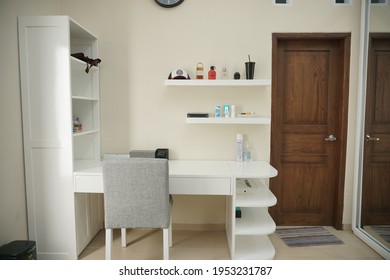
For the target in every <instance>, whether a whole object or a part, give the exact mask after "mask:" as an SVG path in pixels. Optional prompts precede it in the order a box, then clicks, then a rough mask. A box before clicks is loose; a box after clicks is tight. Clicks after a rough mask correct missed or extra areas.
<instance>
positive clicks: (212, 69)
mask: <svg viewBox="0 0 390 280" xmlns="http://www.w3.org/2000/svg"><path fill="white" fill-rule="evenodd" d="M208 78H209V80H216V79H217V72H215V66H210V70H209V73H208Z"/></svg>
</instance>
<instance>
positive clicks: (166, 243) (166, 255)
mask: <svg viewBox="0 0 390 280" xmlns="http://www.w3.org/2000/svg"><path fill="white" fill-rule="evenodd" d="M163 258H164V260H169V228H163Z"/></svg>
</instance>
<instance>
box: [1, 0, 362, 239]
mask: <svg viewBox="0 0 390 280" xmlns="http://www.w3.org/2000/svg"><path fill="white" fill-rule="evenodd" d="M31 2H33V3H34V5H32V3H31ZM38 4H39V5H38ZM33 14H42V15H44V14H67V15H70V16H71V17H72V18H73V19H75V20H76V21H78V22H79V23H80V24H81V25H83V26H85V27H86V28H87V29H89V30H90V31H91V32H93V33H94V34H95V35H97V36H98V37H99V39H100V41H99V53H100V55H99V56H100V58H101V59H102V63H101V65H100V67H101V70H100V73H101V84H100V88H101V101H102V102H101V106H102V108H101V109H102V113H101V124H102V141H101V143H102V152H103V153H105V152H127V151H129V150H131V149H154V148H157V147H167V148H169V149H170V156H171V158H172V159H233V158H234V141H235V134H236V133H237V132H244V133H245V134H247V135H248V137H249V139H250V140H251V142H252V143H253V152H254V158H255V159H258V160H269V140H270V139H269V136H270V126H201V125H187V124H186V123H185V116H186V113H187V112H189V111H206V112H212V111H213V108H214V106H215V105H217V104H223V103H225V102H227V103H231V104H235V105H236V106H237V107H238V109H239V108H241V109H242V110H245V111H255V112H257V113H258V114H262V115H266V116H270V110H271V92H270V88H268V89H260V90H259V89H248V90H247V89H245V90H242V89H237V88H233V89H226V88H224V89H208V88H190V89H186V88H168V87H165V86H164V84H163V80H164V79H165V78H166V77H167V76H168V74H169V72H170V71H172V70H173V69H175V68H178V67H182V68H184V69H186V70H187V71H189V73H190V75H191V77H194V73H195V66H196V63H197V62H198V61H202V62H203V64H204V65H205V67H206V68H208V67H209V66H210V65H215V66H216V67H217V70H220V69H221V68H222V67H227V68H228V71H229V73H230V75H232V74H233V72H236V71H239V72H241V74H242V76H244V62H245V61H247V55H248V54H250V55H251V59H252V60H253V61H256V73H255V78H271V48H272V42H271V38H272V33H273V32H351V33H352V42H351V43H352V45H351V67H350V68H351V73H350V102H349V126H348V148H347V149H348V150H347V168H346V182H345V205H344V207H345V208H344V218H343V223H345V224H350V223H351V215H352V214H351V213H352V209H351V208H352V184H353V166H354V160H355V157H354V151H355V147H354V144H355V143H354V139H355V135H354V133H355V126H356V123H355V115H356V92H357V68H358V52H359V46H358V44H359V27H360V25H359V22H360V1H359V0H356V1H353V4H352V5H341V6H335V5H334V4H333V1H332V0H315V1H313V0H294V1H293V5H292V6H287V7H278V6H275V5H273V1H272V0H261V1H260V0H242V1H235V0H213V1H210V0H196V1H195V0H193V1H191V0H185V1H184V3H183V4H182V5H181V6H179V7H177V8H174V9H163V8H161V7H159V6H157V5H156V4H155V3H154V1H153V0H147V1H146V0H143V1H139V0H138V1H137V0H115V1H106V0H82V1H81V0H66V1H62V0H56V1H44V0H36V1H27V0H24V1H22V0H16V1H15V0H0V20H1V22H0V23H1V26H0V32H1V33H0V35H2V36H1V38H2V40H1V46H2V47H1V54H0V55H1V58H3V59H2V60H1V63H0V67H1V68H0V69H1V73H2V75H0V84H1V85H6V86H5V88H4V86H2V87H1V88H0V90H1V91H2V93H1V105H0V106H1V111H0V114H1V118H0V119H1V125H2V126H1V128H2V132H1V146H0V149H1V155H4V154H5V155H6V157H5V156H2V159H1V161H0V162H1V170H0V175H1V193H2V194H1V198H0V202H1V203H0V205H1V206H0V210H1V211H0V218H1V222H2V223H1V224H2V225H3V224H4V223H5V224H7V225H8V227H7V229H6V230H4V228H3V227H2V228H1V232H0V243H1V242H2V241H3V240H6V239H7V241H8V240H10V239H14V237H15V234H18V235H20V236H21V237H23V235H26V217H25V205H24V199H25V197H24V196H25V194H24V183H23V177H22V176H23V162H22V143H21V141H22V139H21V116H20V114H21V110H20V93H19V84H18V82H19V80H18V60H17V33H16V32H17V29H16V16H17V15H33ZM3 45H5V47H6V48H3ZM4 50H6V54H4ZM3 73H6V75H4V74H3ZM3 91H4V92H3ZM3 107H4V109H3ZM5 132H7V133H5ZM10 166H12V167H11V168H9V167H10ZM3 193H5V194H6V196H4V195H3ZM3 200H4V203H3ZM223 205H224V198H222V197H208V198H199V197H175V211H174V222H175V223H192V224H208V223H211V224H215V223H217V224H218V223H224V209H223ZM18 215H19V217H17V216H18ZM188 217H191V218H190V219H189V218H188ZM3 220H4V223H3Z"/></svg>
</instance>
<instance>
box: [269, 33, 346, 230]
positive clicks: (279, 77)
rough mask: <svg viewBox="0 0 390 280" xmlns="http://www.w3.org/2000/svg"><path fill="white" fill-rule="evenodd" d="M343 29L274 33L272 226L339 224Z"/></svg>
mask: <svg viewBox="0 0 390 280" xmlns="http://www.w3.org/2000/svg"><path fill="white" fill-rule="evenodd" d="M349 49H350V34H273V58H272V125H271V164H272V165H273V166H274V167H275V168H276V169H277V170H278V172H279V173H278V176H277V177H276V178H274V179H272V180H271V184H270V187H271V190H272V192H273V193H274V194H275V196H276V197H277V199H278V201H277V205H276V206H275V207H272V208H271V209H270V213H271V215H272V217H273V219H274V220H275V221H276V224H277V225H333V226H335V227H336V228H341V226H342V211H343V193H344V170H345V151H346V135H347V108H348V106H347V105H348V80H349V77H348V73H349Z"/></svg>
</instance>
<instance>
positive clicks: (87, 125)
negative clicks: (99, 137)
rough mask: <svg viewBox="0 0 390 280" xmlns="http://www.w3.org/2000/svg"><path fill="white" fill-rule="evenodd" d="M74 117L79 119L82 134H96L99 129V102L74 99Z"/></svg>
mask: <svg viewBox="0 0 390 280" xmlns="http://www.w3.org/2000/svg"><path fill="white" fill-rule="evenodd" d="M72 116H73V117H78V118H79V119H80V122H81V124H82V132H80V133H78V134H79V135H81V133H84V132H94V131H96V130H98V128H99V102H98V101H97V100H90V99H85V98H83V99H81V98H72Z"/></svg>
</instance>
